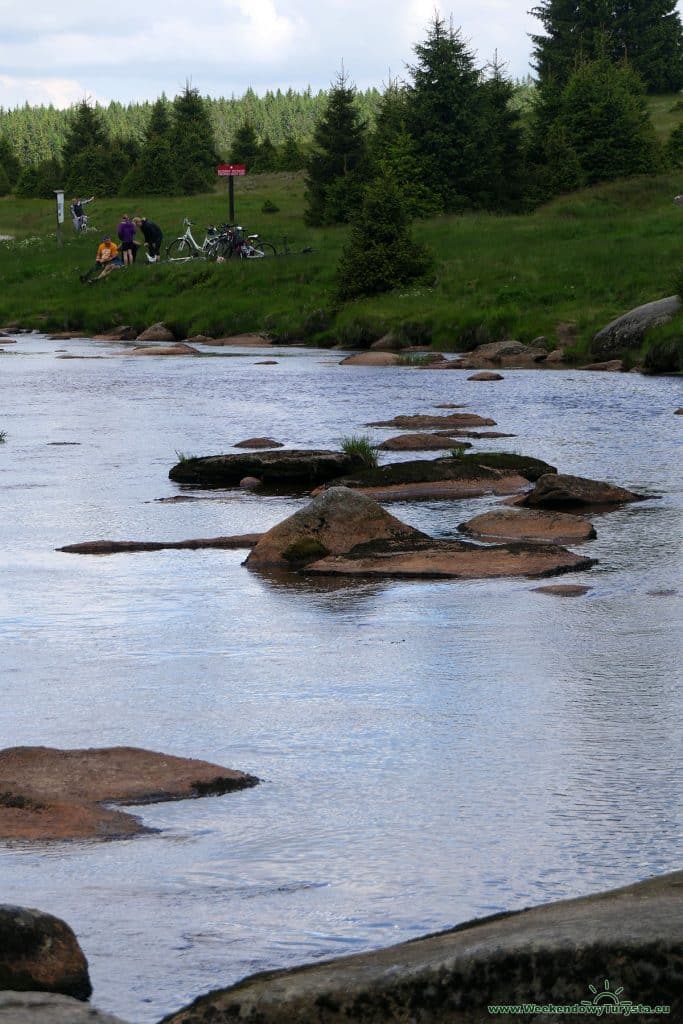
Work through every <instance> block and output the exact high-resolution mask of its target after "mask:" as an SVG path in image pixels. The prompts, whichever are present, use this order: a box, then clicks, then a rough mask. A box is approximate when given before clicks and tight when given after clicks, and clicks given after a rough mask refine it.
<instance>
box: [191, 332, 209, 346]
mask: <svg viewBox="0 0 683 1024" xmlns="http://www.w3.org/2000/svg"><path fill="white" fill-rule="evenodd" d="M187 340H188V343H189V344H190V345H215V341H214V339H213V338H210V337H209V336H208V334H193V335H192V337H191V338H188V339H187Z"/></svg>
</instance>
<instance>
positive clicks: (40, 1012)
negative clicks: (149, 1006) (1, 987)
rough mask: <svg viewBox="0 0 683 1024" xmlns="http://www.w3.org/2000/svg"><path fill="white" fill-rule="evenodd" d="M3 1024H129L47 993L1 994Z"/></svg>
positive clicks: (1, 1021) (81, 1004)
mask: <svg viewBox="0 0 683 1024" xmlns="http://www.w3.org/2000/svg"><path fill="white" fill-rule="evenodd" d="M0 1024H126V1022H125V1021H123V1020H121V1018H120V1017H112V1015H111V1014H110V1013H103V1012H102V1011H101V1010H96V1009H95V1007H94V1006H87V1005H85V1004H84V1003H79V1002H76V1000H75V999H71V998H70V997H69V996H60V995H54V994H53V993H47V992H0Z"/></svg>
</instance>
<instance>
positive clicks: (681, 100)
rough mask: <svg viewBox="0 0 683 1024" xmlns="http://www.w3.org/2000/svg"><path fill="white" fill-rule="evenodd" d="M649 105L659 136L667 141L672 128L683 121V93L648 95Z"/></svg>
mask: <svg viewBox="0 0 683 1024" xmlns="http://www.w3.org/2000/svg"><path fill="white" fill-rule="evenodd" d="M647 105H648V107H649V109H650V117H651V118H652V123H653V124H654V126H655V131H656V133H657V136H658V137H659V138H660V139H661V140H662V141H664V142H665V141H666V140H667V139H668V137H669V135H670V134H671V132H672V130H673V129H674V128H677V127H678V125H679V124H681V122H682V121H683V95H682V94H681V93H666V94H664V95H663V96H648V98H647Z"/></svg>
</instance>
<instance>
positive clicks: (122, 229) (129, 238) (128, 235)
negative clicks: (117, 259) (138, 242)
mask: <svg viewBox="0 0 683 1024" xmlns="http://www.w3.org/2000/svg"><path fill="white" fill-rule="evenodd" d="M135 231H136V228H135V224H133V222H132V220H131V219H130V217H129V216H128V214H127V213H124V215H123V217H122V219H121V223H120V224H119V226H118V236H119V238H120V239H121V255H122V257H123V265H124V267H129V266H130V264H131V263H132V262H133V256H134V246H135V242H134V241H133V235H134V234H135Z"/></svg>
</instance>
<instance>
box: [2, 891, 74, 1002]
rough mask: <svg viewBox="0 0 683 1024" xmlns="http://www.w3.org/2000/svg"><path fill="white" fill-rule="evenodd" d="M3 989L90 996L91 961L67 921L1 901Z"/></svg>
mask: <svg viewBox="0 0 683 1024" xmlns="http://www.w3.org/2000/svg"><path fill="white" fill-rule="evenodd" d="M0 989H14V990H16V991H22V992H23V991H27V990H29V991H37V992H61V993H62V994H63V995H67V996H74V997H75V998H76V999H88V998H89V997H90V994H91V992H92V985H91V984H90V977H89V975H88V962H87V960H86V959H85V956H84V955H83V950H82V949H81V947H80V946H79V944H78V940H77V939H76V936H75V935H74V933H73V931H72V930H71V928H70V927H69V926H68V924H66V923H65V922H64V921H62V920H61V919H60V918H58V917H53V916H52V914H45V913H43V912H42V911H41V910H34V909H32V908H28V907H14V906H9V905H7V904H0ZM0 1020H2V1017H1V1016H0Z"/></svg>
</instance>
